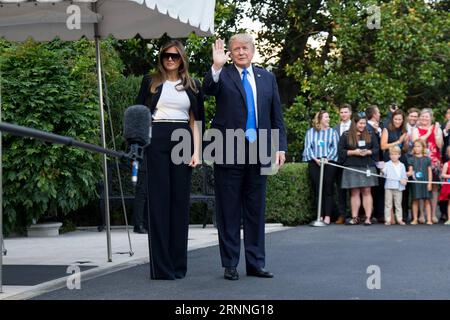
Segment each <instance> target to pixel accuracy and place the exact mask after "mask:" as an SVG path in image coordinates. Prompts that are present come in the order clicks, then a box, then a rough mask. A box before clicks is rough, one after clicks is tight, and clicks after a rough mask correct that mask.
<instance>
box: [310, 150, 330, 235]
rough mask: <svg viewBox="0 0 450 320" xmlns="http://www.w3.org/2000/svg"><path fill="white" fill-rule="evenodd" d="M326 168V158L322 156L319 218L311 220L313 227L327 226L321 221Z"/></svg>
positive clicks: (318, 204)
mask: <svg viewBox="0 0 450 320" xmlns="http://www.w3.org/2000/svg"><path fill="white" fill-rule="evenodd" d="M324 168H325V159H324V158H320V178H319V199H318V201H317V220H315V221H313V222H311V223H310V224H309V225H310V226H311V227H326V226H327V224H326V223H325V222H323V221H320V217H321V215H322V191H323V171H324Z"/></svg>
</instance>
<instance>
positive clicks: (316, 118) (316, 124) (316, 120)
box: [312, 110, 328, 131]
mask: <svg viewBox="0 0 450 320" xmlns="http://www.w3.org/2000/svg"><path fill="white" fill-rule="evenodd" d="M325 113H328V112H327V111H326V110H320V111H319V112H317V113H316V114H315V115H314V119H313V121H312V126H313V128H314V129H316V131H320V128H321V126H320V122H322V118H323V115H324V114H325Z"/></svg>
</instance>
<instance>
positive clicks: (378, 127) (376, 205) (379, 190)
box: [365, 105, 384, 223]
mask: <svg viewBox="0 0 450 320" xmlns="http://www.w3.org/2000/svg"><path fill="white" fill-rule="evenodd" d="M365 113H366V118H367V130H369V132H370V133H372V134H373V135H374V136H375V137H376V139H377V140H378V145H379V146H380V145H381V144H380V139H381V132H382V130H383V128H384V124H383V122H382V121H381V113H380V109H379V108H378V106H376V105H370V106H368V107H367V108H366V111H365ZM378 154H379V158H378V159H377V161H380V160H382V157H381V156H380V155H381V154H382V151H381V147H380V150H379V153H378ZM377 172H378V173H380V170H379V169H377ZM372 197H373V200H374V201H373V216H374V218H376V219H377V222H380V223H384V179H382V178H379V183H378V186H376V187H373V188H372Z"/></svg>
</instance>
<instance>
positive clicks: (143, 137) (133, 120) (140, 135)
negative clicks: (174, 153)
mask: <svg viewBox="0 0 450 320" xmlns="http://www.w3.org/2000/svg"><path fill="white" fill-rule="evenodd" d="M151 128H152V126H151V116H150V110H149V108H147V107H146V106H144V105H134V106H131V107H128V108H127V109H126V110H125V114H124V125H123V136H124V138H125V140H126V141H127V143H128V145H129V146H130V153H129V156H130V158H131V159H132V161H133V162H132V170H131V182H132V183H133V185H136V183H137V177H138V170H139V163H140V162H141V161H142V160H143V159H144V147H145V146H147V145H148V144H150V138H151Z"/></svg>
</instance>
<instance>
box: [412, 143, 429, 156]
mask: <svg viewBox="0 0 450 320" xmlns="http://www.w3.org/2000/svg"><path fill="white" fill-rule="evenodd" d="M416 143H419V144H420V145H421V146H422V156H424V157H426V156H427V146H426V144H425V141H423V140H422V139H416V140H414V143H413V154H414V155H415V153H414V146H415V145H416Z"/></svg>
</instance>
